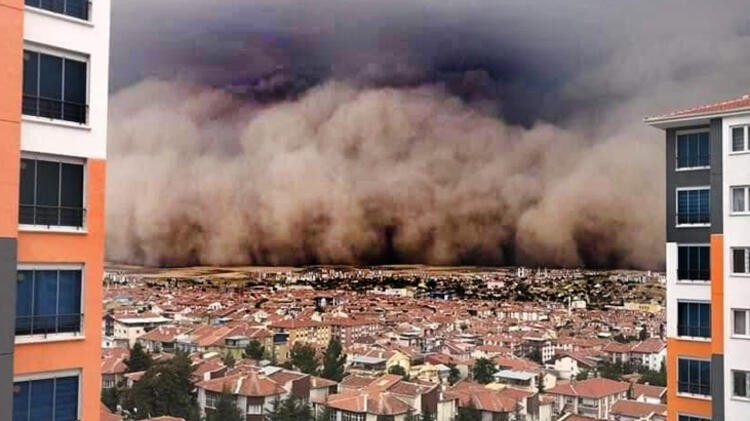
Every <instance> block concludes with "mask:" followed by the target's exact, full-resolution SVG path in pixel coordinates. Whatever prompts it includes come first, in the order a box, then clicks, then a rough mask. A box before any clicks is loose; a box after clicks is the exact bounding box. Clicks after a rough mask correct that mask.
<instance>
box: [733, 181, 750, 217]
mask: <svg viewBox="0 0 750 421" xmlns="http://www.w3.org/2000/svg"><path fill="white" fill-rule="evenodd" d="M731 190H732V196H731V197H732V213H748V212H750V209H748V201H747V193H748V187H747V186H742V187H732V188H731Z"/></svg>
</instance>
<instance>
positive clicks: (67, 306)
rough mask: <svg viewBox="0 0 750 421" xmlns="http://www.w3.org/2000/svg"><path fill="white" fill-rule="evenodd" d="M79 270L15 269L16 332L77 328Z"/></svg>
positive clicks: (74, 329)
mask: <svg viewBox="0 0 750 421" xmlns="http://www.w3.org/2000/svg"><path fill="white" fill-rule="evenodd" d="M81 319H82V314H81V270H80V269H79V270H48V269H44V270H36V269H21V270H19V271H18V282H17V286H16V335H46V334H55V333H75V332H80V331H81Z"/></svg>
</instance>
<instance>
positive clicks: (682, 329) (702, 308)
mask: <svg viewBox="0 0 750 421" xmlns="http://www.w3.org/2000/svg"><path fill="white" fill-rule="evenodd" d="M677 336H692V337H695V338H710V337H711V304H709V303H690V302H687V303H686V302H678V303H677Z"/></svg>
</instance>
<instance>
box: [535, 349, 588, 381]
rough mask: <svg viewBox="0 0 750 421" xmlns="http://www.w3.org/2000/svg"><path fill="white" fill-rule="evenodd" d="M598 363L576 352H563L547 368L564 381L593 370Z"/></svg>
mask: <svg viewBox="0 0 750 421" xmlns="http://www.w3.org/2000/svg"><path fill="white" fill-rule="evenodd" d="M596 367H597V362H596V361H595V360H594V359H592V358H590V357H588V356H586V355H582V354H579V353H575V352H563V353H559V354H557V355H556V356H555V357H554V358H553V359H552V363H551V364H548V365H547V368H549V369H551V370H553V371H554V372H555V373H556V374H557V377H559V378H560V379H563V380H570V379H574V378H576V376H578V374H580V373H581V372H582V371H584V370H586V371H589V370H593V369H595V368H596Z"/></svg>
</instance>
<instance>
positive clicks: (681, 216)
mask: <svg viewBox="0 0 750 421" xmlns="http://www.w3.org/2000/svg"><path fill="white" fill-rule="evenodd" d="M709 223H711V213H710V212H679V213H677V225H686V224H709Z"/></svg>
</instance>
